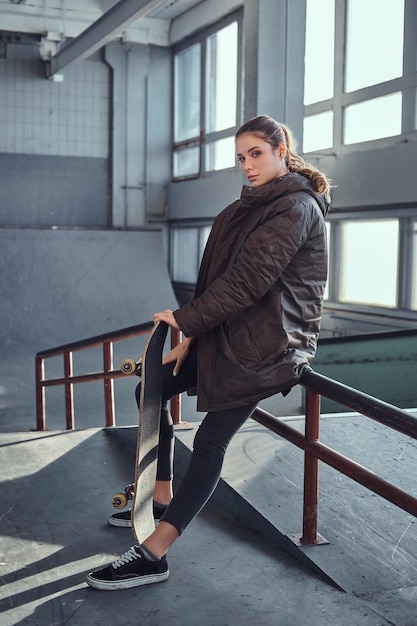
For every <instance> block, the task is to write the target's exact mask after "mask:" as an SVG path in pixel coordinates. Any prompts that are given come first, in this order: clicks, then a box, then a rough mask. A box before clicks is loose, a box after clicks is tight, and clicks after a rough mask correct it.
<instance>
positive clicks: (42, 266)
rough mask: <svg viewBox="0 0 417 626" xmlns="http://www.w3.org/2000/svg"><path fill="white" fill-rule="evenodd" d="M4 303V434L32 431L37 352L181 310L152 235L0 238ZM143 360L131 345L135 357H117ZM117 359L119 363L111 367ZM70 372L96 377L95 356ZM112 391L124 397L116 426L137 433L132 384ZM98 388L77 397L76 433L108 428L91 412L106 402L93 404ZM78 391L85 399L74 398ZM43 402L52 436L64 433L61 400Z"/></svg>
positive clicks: (31, 232)
mask: <svg viewBox="0 0 417 626" xmlns="http://www.w3.org/2000/svg"><path fill="white" fill-rule="evenodd" d="M0 302H1V304H0V430H3V431H4V430H10V429H11V430H14V431H17V430H28V429H30V428H33V427H34V426H35V411H34V407H35V385H34V382H35V360H34V359H35V354H36V352H38V351H39V350H44V349H47V348H52V347H54V346H58V345H63V344H66V343H70V342H72V341H78V340H80V339H85V338H87V337H91V336H94V335H99V334H101V333H105V332H109V331H113V330H117V329H120V328H125V327H128V326H132V325H135V324H140V323H142V322H146V321H148V320H149V319H151V316H152V313H153V312H155V311H156V310H160V309H161V308H173V309H175V308H176V306H177V302H176V299H175V295H174V293H173V290H172V286H171V282H170V279H169V275H168V269H167V262H166V255H165V253H164V246H163V239H162V235H161V232H160V231H156V230H155V231H129V232H126V231H110V230H68V229H63V230H57V229H51V230H36V229H11V228H10V229H9V228H6V229H1V230H0ZM131 341H132V340H131ZM139 350H140V346H139V344H137V345H136V344H135V343H131V347H129V346H127V345H126V347H123V348H122V347H121V348H120V356H122V358H123V356H133V357H136V356H138V354H139V353H140V352H139ZM132 351H133V352H132ZM136 353H137V354H136ZM80 354H81V353H80ZM116 358H119V354H116V356H115V365H116V364H117V361H116ZM61 360H62V359H61ZM75 366H76V367H78V368H79V369H80V371H81V370H83V368H84V367H86V368H87V371H96V369H97V368H98V369H99V368H100V366H101V353H100V354H96V355H88V356H87V355H86V354H85V353H83V356H82V357H79V358H77V359H75ZM60 368H61V362H60V363H59V364H58V363H57V364H56V373H55V372H51V373H49V372H48V370H47V373H48V375H51V376H52V375H55V376H60V375H61V370H60ZM91 368H92V369H91ZM117 384H118V386H119V387H120V389H122V391H121V392H120V393H119V396H120V398H119V400H118V404H119V407H120V414H121V417H122V420H123V419H126V420H128V422H129V423H134V422H135V420H136V409H135V404H134V402H133V401H132V400H133V389H134V384H133V382H132V380H129V383H126V381H125V382H124V383H123V382H120V383H117ZM123 384H124V385H125V387H123ZM96 385H99V383H94V384H88V385H78V386H77V388H76V393H75V401H76V413H77V411H78V414H79V415H80V419H79V422H78V424H77V423H76V425H78V426H80V427H86V426H93V425H95V426H101V425H103V424H104V417H103V407H102V406H99V404H100V403H97V397H100V398H101V397H102V396H103V394H102V392H101V390H100V392H99V393H100V395H99V396H97V387H96ZM101 385H102V384H101ZM79 387H80V388H81V387H82V388H83V389H82V390H80V391H78V388H79ZM124 389H125V390H126V391H124ZM48 393H49V392H48ZM49 395H50V397H51V400H50V401H49V403H48V398H47V418H48V419H49V417H50V421H49V423H48V426H49V427H50V428H52V427H54V428H63V427H64V425H65V418H64V416H63V413H62V411H63V390H62V389H56V390H54V391H51V392H50V393H49ZM124 397H126V398H127V399H128V405H127V406H128V407H129V408H128V409H126V408H125V407H124V405H123V399H124ZM77 403H78V404H77ZM48 406H49V407H50V410H49V411H48ZM130 407H131V408H130ZM116 408H117V407H116ZM51 410H52V411H51ZM131 410H132V411H133V416H134V417H133V419H132V416H131V415H130V411H131ZM51 412H52V414H51ZM48 413H49V414H50V416H49V415H48ZM55 417H56V421H55ZM76 419H77V417H76Z"/></svg>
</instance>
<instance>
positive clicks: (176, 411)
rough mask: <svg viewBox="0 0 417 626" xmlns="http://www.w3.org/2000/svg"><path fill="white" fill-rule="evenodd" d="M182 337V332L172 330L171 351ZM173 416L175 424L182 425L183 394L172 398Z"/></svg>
mask: <svg viewBox="0 0 417 626" xmlns="http://www.w3.org/2000/svg"><path fill="white" fill-rule="evenodd" d="M181 336H182V333H181V331H180V330H176V329H175V328H171V350H172V348H175V346H177V345H178V344H179V343H181ZM171 415H172V421H173V422H174V424H181V394H178V395H176V396H173V397H172V398H171Z"/></svg>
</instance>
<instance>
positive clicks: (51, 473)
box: [0, 397, 417, 626]
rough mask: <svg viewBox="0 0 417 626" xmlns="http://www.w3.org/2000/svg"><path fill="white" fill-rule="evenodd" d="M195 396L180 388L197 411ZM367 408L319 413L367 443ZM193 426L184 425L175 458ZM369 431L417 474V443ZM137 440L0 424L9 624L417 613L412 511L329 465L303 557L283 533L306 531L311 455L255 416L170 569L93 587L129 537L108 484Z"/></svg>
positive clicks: (271, 621) (331, 625)
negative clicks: (304, 481) (143, 579)
mask: <svg viewBox="0 0 417 626" xmlns="http://www.w3.org/2000/svg"><path fill="white" fill-rule="evenodd" d="M293 401H294V402H296V403H298V399H297V398H296V397H294V398H293ZM287 402H289V400H287ZM192 405H193V401H192V400H189V399H186V400H185V401H184V413H185V414H186V415H185V416H187V417H189V418H190V420H191V419H192V418H193V414H192ZM196 418H201V415H196V416H194V419H196ZM360 419H361V418H358V417H357V416H354V415H353V416H345V417H337V416H334V417H331V418H324V420H323V422H324V424H323V426H322V430H323V432H324V436H325V437H327V438H329V439H333V443H339V444H342V445H343V444H344V445H346V439H347V438H346V434H347V432H349V433H353V434H354V435H355V439H354V440H353V441H352V442H351V443H350V444H348V447H349V446H352V447H353V448H355V449H356V451H357V453H358V455H359V456H361V455H362V454H366V450H365V449H364V447H363V446H362V447H361V446H360V445H359V442H360V441H361V439H363V434H362V435H360V434H359V427H358V424H359V422H360ZM291 420H292V421H293V422H294V423H295V424H297V423H298V424H299V425H300V427H301V422H302V420H301V418H300V417H294V418H291ZM367 422H368V425H367V429H368V432H367V436H370V435H372V432H371V431H372V430H373V428H374V424H372V425H369V420H368V421H367ZM197 426H198V423H197V422H195V423H193V421H190V427H191V428H192V430H188V431H177V439H178V441H177V455H176V463H177V470H178V471H182V463H183V462H184V458H186V457H187V454H188V450H189V446H190V442H191V441H192V438H193V436H194V432H195V428H196V427H197ZM374 436H376V437H377V438H378V439H379V441H380V442H383V446H382V447H383V449H382V450H381V454H380V455H376V454H375V450H373V451H372V454H370V455H369V454H368V456H370V457H372V461H376V465H377V466H379V464H380V463H384V464H385V466H386V467H387V468H388V469H387V471H388V473H389V474H390V475H395V476H394V477H395V478H397V477H399V476H400V474H402V475H403V476H402V480H403V481H405V482H406V483H407V482H409V483H410V484H411V483H412V482H413V478H412V477H413V476H414V472H413V471H412V468H413V467H415V457H416V446H415V442H412V443H411V444H410V442H408V441H407V442H404V441H402V440H401V441H400V440H398V438H397V436H396V435H395V434H394V439H390V436H389V435H388V436H385V435H384V437H381V436H380V435H379V434H378V433H376V434H375V435H374ZM134 444H135V429H134V428H129V427H127V428H116V429H101V428H91V427H89V428H86V429H85V430H77V431H73V432H66V431H60V430H56V431H49V432H45V433H30V432H26V433H24V432H20V433H12V432H6V433H3V434H1V435H0V463H1V467H2V478H1V483H0V491H1V498H0V533H1V556H0V574H1V578H0V580H1V585H2V586H1V589H0V612H1V615H0V623H1V624H2V626H15V625H17V624H19V625H20V624H22V625H23V624H25V625H26V624H27V625H29V626H64V625H65V626H67V625H69V626H110V625H111V626H115V625H117V624H121V625H122V624H123V625H133V624H135V625H139V624H140V625H142V624H143V625H146V626H162V625H165V624H170V625H177V624H178V625H181V626H184V625H185V626H186V625H190V626H196V625H197V624H204V626H246V625H249V624H256V625H257V626H272V625H273V626H301V625H304V624H309V625H310V626H357V625H361V626H362V625H363V626H368V625H369V626H385V625H391V626H392V625H395V626H416V625H417V609H416V607H417V591H416V584H417V575H416V571H417V570H416V568H415V565H416V563H415V558H416V555H417V552H416V550H415V548H416V541H417V536H416V530H415V527H414V519H412V518H411V517H410V516H407V514H405V513H403V512H402V511H398V510H397V509H395V507H391V506H390V505H387V504H386V503H384V501H381V499H380V498H377V497H376V496H375V497H373V496H372V495H370V494H369V493H362V488H361V489H360V490H359V492H358V491H357V488H356V486H354V487H352V485H353V483H352V481H349V480H348V479H341V478H340V477H339V476H331V475H330V473H328V472H327V470H326V469H324V470H323V471H322V480H321V504H320V515H319V519H320V527H319V531H320V532H322V533H323V534H325V535H327V538H329V539H330V544H329V545H328V546H315V547H313V548H310V550H313V551H316V554H317V553H318V554H319V555H320V556H318V557H315V556H311V555H307V558H306V559H305V560H306V563H307V564H303V563H301V562H300V558H301V559H303V558H304V557H305V555H298V556H297V555H296V556H294V555H291V554H289V553H288V552H287V551H285V550H284V549H283V548H282V545H280V544H284V547H285V533H286V532H287V531H295V532H297V531H299V530H300V524H301V519H300V516H301V508H300V507H301V500H300V495H301V490H302V485H300V480H299V479H300V467H299V466H300V458H301V457H302V454H301V452H300V451H299V450H298V449H294V448H293V447H292V446H290V445H289V444H287V443H286V442H284V441H282V440H281V439H280V438H279V437H277V436H275V435H271V433H267V432H266V431H264V429H262V427H260V426H259V425H258V424H256V423H255V422H253V421H252V420H249V422H248V423H247V424H246V425H245V426H244V428H243V429H242V430H241V432H240V433H238V435H237V436H236V438H235V440H234V441H233V442H232V444H231V447H230V449H229V451H228V453H227V458H226V462H225V467H224V472H223V478H222V480H221V482H220V484H219V487H218V489H217V490H216V492H215V494H214V496H213V498H212V501H211V502H210V503H209V504H208V505H207V507H206V508H205V509H204V511H203V512H202V513H201V514H200V515H199V516H198V518H197V519H196V520H195V521H194V522H193V523H192V524H191V526H190V527H189V528H188V529H187V531H186V533H184V535H183V536H182V537H181V538H180V539H179V541H178V542H177V543H176V544H175V545H174V547H173V548H172V550H171V552H170V554H169V565H170V578H169V579H168V581H166V582H164V583H163V584H160V585H151V586H148V587H142V588H138V589H133V590H126V591H120V592H99V591H95V590H93V589H90V588H89V587H88V586H87V585H86V583H85V575H86V573H87V572H88V571H89V570H90V569H92V568H95V567H97V566H100V565H101V564H105V563H106V562H108V561H111V560H113V559H114V558H115V557H117V556H119V555H120V553H122V552H123V551H125V550H126V549H127V548H128V547H129V545H131V543H132V542H133V540H132V533H131V530H130V529H118V528H113V527H110V526H108V525H107V523H106V519H107V516H108V515H109V513H111V512H112V511H111V505H110V498H111V495H112V494H113V493H114V492H115V491H119V490H120V488H121V487H123V486H124V485H125V484H126V483H127V482H129V481H130V479H131V468H132V463H133V459H134ZM367 449H368V453H369V452H370V451H371V449H370V448H369V446H368V447H367ZM388 449H390V450H391V455H390V458H389V459H388V458H387V456H386V450H388ZM413 457H414V458H413ZM391 459H392V463H391ZM390 465H393V469H391V468H390ZM398 466H400V467H399V468H398V469H396V468H397V467H398ZM377 469H378V468H377ZM404 474H405V476H404ZM237 520H238V521H237ZM306 550H307V551H308V550H309V549H308V548H307V549H306ZM308 563H310V565H311V567H310V566H309V565H308ZM314 568H315V569H314ZM320 571H322V572H323V575H321V574H320V573H319V572H320ZM331 580H333V581H334V582H333V583H332V582H331Z"/></svg>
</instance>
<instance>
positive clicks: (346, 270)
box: [340, 220, 398, 307]
mask: <svg viewBox="0 0 417 626" xmlns="http://www.w3.org/2000/svg"><path fill="white" fill-rule="evenodd" d="M342 238H343V239H342V241H343V257H342V284H341V289H340V291H341V293H340V299H341V300H342V301H343V302H356V303H364V304H370V305H376V306H387V307H395V306H396V303H397V271H398V220H372V221H354V222H346V223H345V224H343V230H342Z"/></svg>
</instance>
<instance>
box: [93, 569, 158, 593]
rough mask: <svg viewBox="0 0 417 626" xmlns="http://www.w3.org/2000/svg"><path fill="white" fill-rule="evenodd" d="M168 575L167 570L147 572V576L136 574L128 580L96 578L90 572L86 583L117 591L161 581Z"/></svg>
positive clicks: (94, 586)
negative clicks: (136, 575) (158, 572)
mask: <svg viewBox="0 0 417 626" xmlns="http://www.w3.org/2000/svg"><path fill="white" fill-rule="evenodd" d="M168 576H169V570H167V571H166V572H161V573H160V574H149V575H148V576H138V577H137V578H130V579H128V580H112V581H105V580H97V579H96V578H94V577H93V576H92V575H91V574H89V575H88V576H87V584H88V585H89V586H90V587H93V588H94V589H100V590H102V591H117V590H118V589H131V588H132V587H141V586H142V585H150V584H151V583H162V582H163V581H164V580H166V579H167V578H168Z"/></svg>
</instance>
